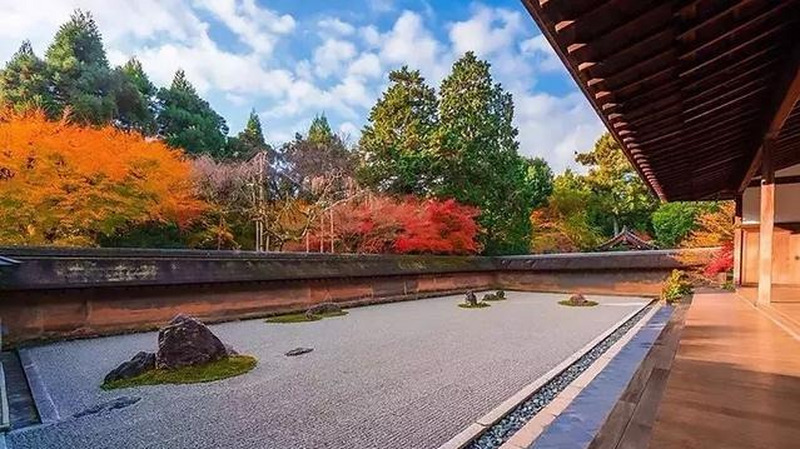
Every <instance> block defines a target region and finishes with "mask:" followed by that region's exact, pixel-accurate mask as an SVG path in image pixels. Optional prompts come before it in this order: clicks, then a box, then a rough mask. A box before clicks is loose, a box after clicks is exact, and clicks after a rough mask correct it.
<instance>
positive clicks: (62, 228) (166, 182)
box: [0, 112, 205, 245]
mask: <svg viewBox="0 0 800 449" xmlns="http://www.w3.org/2000/svg"><path fill="white" fill-rule="evenodd" d="M0 148H2V151H0V241H2V242H3V243H5V244H28V245H95V244H97V243H98V241H99V239H100V238H101V237H103V236H111V235H114V234H115V233H116V232H117V231H118V230H119V229H120V228H122V227H125V226H128V225H130V224H132V223H144V222H172V223H175V224H177V225H178V226H186V225H188V224H189V223H190V222H192V221H193V220H194V219H196V218H197V217H198V216H199V215H200V213H201V212H202V211H203V209H204V208H205V205H204V203H203V202H202V201H200V200H199V199H198V198H197V197H196V195H195V191H194V187H193V185H192V182H191V177H190V166H189V163H188V162H186V161H185V160H184V159H183V157H182V155H181V153H180V152H179V151H175V150H171V149H169V148H167V147H166V146H165V145H163V144H162V143H160V142H158V141H148V140H146V139H144V138H143V137H142V136H140V135H137V134H129V133H124V132H121V131H119V130H117V129H115V128H113V127H110V126H105V127H82V126H78V125H73V124H71V123H69V122H66V121H49V120H47V118H46V117H45V115H44V113H42V112H28V113H25V114H22V113H14V112H3V113H2V114H0Z"/></svg>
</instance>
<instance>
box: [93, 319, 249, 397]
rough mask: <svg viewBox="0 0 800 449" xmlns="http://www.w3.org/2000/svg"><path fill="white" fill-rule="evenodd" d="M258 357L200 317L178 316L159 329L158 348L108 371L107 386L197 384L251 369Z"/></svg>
mask: <svg viewBox="0 0 800 449" xmlns="http://www.w3.org/2000/svg"><path fill="white" fill-rule="evenodd" d="M255 365H256V359H255V358H253V357H250V356H246V355H240V354H239V353H237V352H236V350H234V349H233V348H232V347H231V346H229V345H225V344H224V343H222V341H221V340H220V339H219V338H217V336H216V335H214V333H213V332H211V330H210V329H209V328H208V327H207V326H206V325H205V324H203V323H202V322H200V321H199V320H197V319H195V318H192V317H189V316H186V315H178V316H176V317H175V318H173V319H172V321H170V322H169V324H167V325H166V326H164V327H163V328H161V330H159V332H158V351H157V352H155V353H152V352H145V351H141V352H139V353H137V354H136V355H134V356H133V358H131V359H130V360H128V361H127V362H123V363H122V364H121V365H119V366H118V367H117V368H115V369H114V370H112V371H111V372H110V373H108V374H107V375H106V377H105V379H104V381H103V385H102V387H103V388H104V389H113V388H124V387H131V386H137V385H154V384H161V383H173V384H174V383H197V382H208V381H213V380H219V379H224V378H227V377H232V376H236V375H239V374H243V373H245V372H247V371H250V370H251V369H253V367H255Z"/></svg>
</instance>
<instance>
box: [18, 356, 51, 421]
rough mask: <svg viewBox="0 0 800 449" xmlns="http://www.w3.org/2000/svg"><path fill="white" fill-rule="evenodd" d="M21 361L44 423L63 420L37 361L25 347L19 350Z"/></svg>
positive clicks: (34, 401)
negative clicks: (37, 365)
mask: <svg viewBox="0 0 800 449" xmlns="http://www.w3.org/2000/svg"><path fill="white" fill-rule="evenodd" d="M19 361H20V363H21V364H22V370H23V371H24V372H25V377H26V378H27V379H28V386H29V387H30V389H31V396H33V403H34V405H35V406H36V410H37V411H38V412H39V418H40V419H41V421H42V424H51V423H55V422H58V421H60V420H61V416H59V414H58V409H56V405H55V403H54V402H53V398H52V397H50V393H49V392H48V391H47V387H46V386H45V384H44V381H42V377H41V375H40V374H39V370H38V369H37V368H36V363H35V362H34V361H33V359H32V358H31V356H30V355H29V354H28V351H27V350H25V349H20V350H19Z"/></svg>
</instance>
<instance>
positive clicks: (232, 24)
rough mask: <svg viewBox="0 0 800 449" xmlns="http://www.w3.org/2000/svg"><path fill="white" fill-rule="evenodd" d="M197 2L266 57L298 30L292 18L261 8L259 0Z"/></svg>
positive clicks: (197, 0)
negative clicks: (284, 35) (286, 35)
mask: <svg viewBox="0 0 800 449" xmlns="http://www.w3.org/2000/svg"><path fill="white" fill-rule="evenodd" d="M196 3H197V4H198V6H200V7H202V8H204V9H206V10H207V11H209V12H211V13H212V14H214V15H215V16H216V18H217V19H219V20H220V21H221V22H222V23H224V24H225V26H227V27H228V28H229V29H230V30H231V31H233V32H234V33H236V34H237V36H238V37H239V40H240V41H241V42H242V43H244V44H246V45H248V46H249V47H250V48H252V49H253V51H255V52H257V53H260V54H263V55H271V54H272V51H273V49H274V48H275V44H276V42H277V40H278V37H279V36H280V35H283V34H287V33H290V32H292V31H293V30H294V27H295V20H294V18H293V17H292V16H291V15H288V14H284V15H279V14H277V13H275V12H273V11H271V10H268V9H264V8H261V7H259V6H258V5H257V4H256V3H255V0H196Z"/></svg>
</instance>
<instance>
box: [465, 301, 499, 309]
mask: <svg viewBox="0 0 800 449" xmlns="http://www.w3.org/2000/svg"><path fill="white" fill-rule="evenodd" d="M490 306H491V305H490V304H488V303H485V302H483V301H481V302H478V303H475V304H468V303H465V302H462V303H461V304H459V305H458V307H461V308H462V309H483V308H485V307H490Z"/></svg>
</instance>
